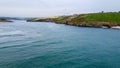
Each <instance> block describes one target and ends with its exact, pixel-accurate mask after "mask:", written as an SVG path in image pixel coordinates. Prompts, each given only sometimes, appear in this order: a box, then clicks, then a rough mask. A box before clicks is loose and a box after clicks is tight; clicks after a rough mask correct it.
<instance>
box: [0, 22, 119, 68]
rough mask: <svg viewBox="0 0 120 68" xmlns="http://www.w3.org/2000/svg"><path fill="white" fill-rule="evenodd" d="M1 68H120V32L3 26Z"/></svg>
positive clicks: (55, 26) (50, 25)
mask: <svg viewBox="0 0 120 68" xmlns="http://www.w3.org/2000/svg"><path fill="white" fill-rule="evenodd" d="M0 68H120V30H113V29H102V28H84V27H74V26H67V25H62V24H55V23H49V22H48V23H47V22H35V23H34V22H33V23H30V22H25V21H15V22H14V23H1V24H0Z"/></svg>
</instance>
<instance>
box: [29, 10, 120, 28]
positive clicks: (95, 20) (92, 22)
mask: <svg viewBox="0 0 120 68" xmlns="http://www.w3.org/2000/svg"><path fill="white" fill-rule="evenodd" d="M27 21H28V22H55V23H58V24H66V25H73V26H81V27H105V28H112V27H114V26H120V13H119V12H106V13H89V14H75V15H69V16H58V17H55V18H51V17H50V18H33V19H29V20H27Z"/></svg>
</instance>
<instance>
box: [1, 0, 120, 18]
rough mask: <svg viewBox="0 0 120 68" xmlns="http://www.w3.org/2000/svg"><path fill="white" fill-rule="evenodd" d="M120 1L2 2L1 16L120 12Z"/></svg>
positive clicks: (40, 0) (23, 0)
mask: <svg viewBox="0 0 120 68" xmlns="http://www.w3.org/2000/svg"><path fill="white" fill-rule="evenodd" d="M119 3H120V0H0V16H11V17H48V16H58V15H71V14H81V13H94V12H101V11H106V12H114V11H120V4H119Z"/></svg>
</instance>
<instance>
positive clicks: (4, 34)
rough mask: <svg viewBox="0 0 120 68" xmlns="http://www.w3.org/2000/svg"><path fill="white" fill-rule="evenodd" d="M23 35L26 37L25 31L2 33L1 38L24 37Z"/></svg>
mask: <svg viewBox="0 0 120 68" xmlns="http://www.w3.org/2000/svg"><path fill="white" fill-rule="evenodd" d="M23 35H25V33H24V32H23V31H10V32H4V33H0V36H23Z"/></svg>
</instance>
